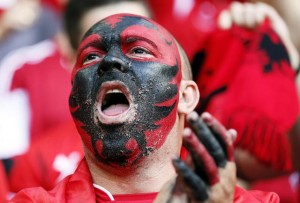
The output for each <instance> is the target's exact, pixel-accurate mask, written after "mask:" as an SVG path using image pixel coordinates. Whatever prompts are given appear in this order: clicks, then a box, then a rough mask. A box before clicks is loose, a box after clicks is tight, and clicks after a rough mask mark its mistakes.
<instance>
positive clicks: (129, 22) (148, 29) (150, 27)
mask: <svg viewBox="0 0 300 203" xmlns="http://www.w3.org/2000/svg"><path fill="white" fill-rule="evenodd" d="M93 34H97V35H99V36H101V38H102V39H109V38H111V37H109V36H115V37H120V38H126V37H130V36H141V37H143V38H147V39H150V40H153V41H161V40H164V41H165V42H166V43H168V44H173V45H175V42H174V39H173V37H172V35H171V34H169V33H168V32H167V31H166V30H165V29H164V28H163V27H162V26H160V25H158V24H157V23H155V22H153V21H151V20H149V19H147V18H144V17H141V16H135V15H130V14H128V15H124V14H123V15H122V14H118V15H113V16H110V17H108V18H105V19H103V20H101V21H100V22H98V23H96V24H95V25H94V26H92V27H91V28H90V29H89V30H88V32H87V33H86V34H85V36H84V39H85V38H87V37H88V36H90V35H93Z"/></svg>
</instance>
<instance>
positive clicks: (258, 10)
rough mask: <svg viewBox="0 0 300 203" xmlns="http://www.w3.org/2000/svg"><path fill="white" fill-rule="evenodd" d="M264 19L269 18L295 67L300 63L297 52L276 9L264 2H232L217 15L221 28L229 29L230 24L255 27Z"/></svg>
mask: <svg viewBox="0 0 300 203" xmlns="http://www.w3.org/2000/svg"><path fill="white" fill-rule="evenodd" d="M266 19H268V20H270V22H271V25H272V28H273V29H274V31H275V32H276V33H277V34H278V36H280V38H281V40H282V41H283V43H284V45H285V46H286V48H287V50H288V54H289V57H290V60H291V65H292V67H293V68H294V69H297V68H298V66H299V63H300V59H299V54H298V51H297V49H296V47H295V45H294V44H293V43H292V40H291V37H290V33H289V29H288V27H287V25H286V23H285V22H284V20H283V18H282V17H281V16H280V15H279V14H278V13H277V11H276V10H275V9H274V8H273V7H271V6H269V5H268V4H265V3H262V2H260V3H240V2H232V3H231V4H230V6H229V8H228V9H225V10H223V11H222V12H221V13H220V15H219V17H218V25H219V27H220V28H221V29H229V28H231V27H232V25H234V24H235V25H238V26H241V27H245V28H249V29H255V28H256V27H257V26H259V25H260V24H262V23H263V22H264V21H265V20H266Z"/></svg>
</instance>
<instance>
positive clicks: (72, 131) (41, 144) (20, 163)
mask: <svg viewBox="0 0 300 203" xmlns="http://www.w3.org/2000/svg"><path fill="white" fill-rule="evenodd" d="M82 157H83V148H82V144H81V139H80V136H79V135H78V132H77V130H76V127H75V125H74V123H73V121H70V122H68V123H66V124H63V125H61V126H58V127H57V128H55V129H52V130H50V131H49V132H46V133H44V134H43V135H41V138H40V139H39V140H37V141H36V142H34V143H33V145H32V147H31V148H30V150H29V151H28V152H27V153H26V154H24V155H21V156H17V157H15V158H14V159H13V167H12V169H11V171H10V173H9V183H10V188H11V191H12V192H18V191H19V190H21V189H23V188H28V187H37V186H42V187H43V188H45V189H47V190H49V189H52V188H53V187H54V186H55V185H56V184H57V182H58V181H59V179H60V180H61V179H62V178H64V177H65V176H66V175H69V174H70V173H73V172H74V171H70V173H69V174H65V173H67V172H68V169H69V168H73V167H74V169H76V168H77V165H78V163H79V162H80V160H81V159H82ZM59 160H61V161H63V162H64V165H65V166H61V170H59V169H60V168H57V165H55V163H56V164H57V161H59ZM64 168H66V169H65V170H67V171H65V170H64ZM62 176H63V177H62Z"/></svg>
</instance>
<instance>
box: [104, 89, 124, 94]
mask: <svg viewBox="0 0 300 203" xmlns="http://www.w3.org/2000/svg"><path fill="white" fill-rule="evenodd" d="M110 93H122V92H121V91H120V90H118V89H111V90H108V91H107V92H106V94H110Z"/></svg>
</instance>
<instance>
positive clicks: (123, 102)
mask: <svg viewBox="0 0 300 203" xmlns="http://www.w3.org/2000/svg"><path fill="white" fill-rule="evenodd" d="M128 109H129V101H128V99H127V97H126V96H125V95H124V94H123V93H122V92H121V91H120V90H119V89H112V90H109V91H107V92H106V93H105V95H104V98H103V101H102V106H101V111H102V112H103V113H104V114H105V115H107V116H117V115H120V114H122V113H123V112H125V111H127V110H128Z"/></svg>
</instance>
